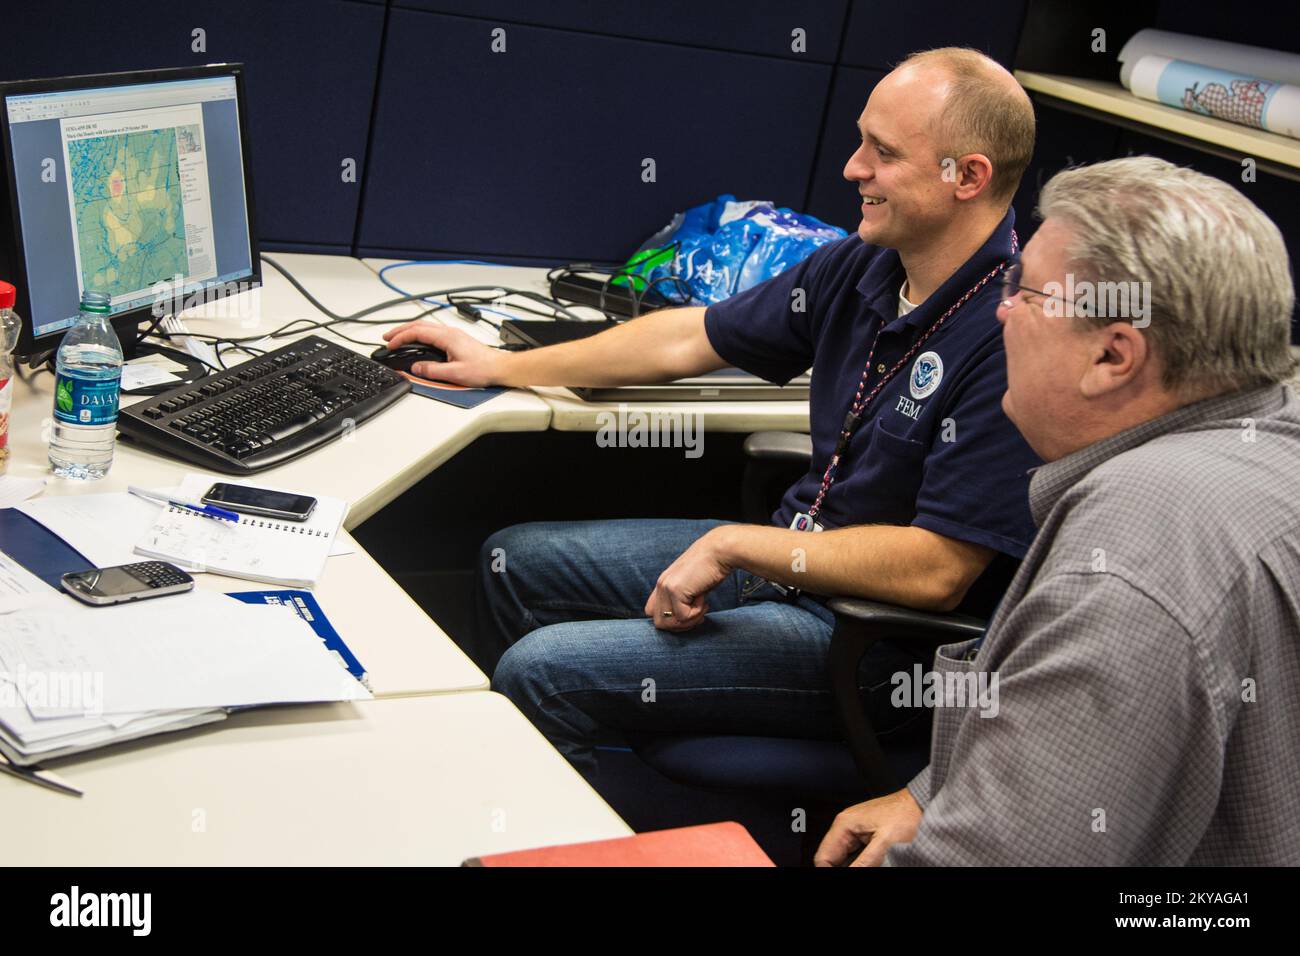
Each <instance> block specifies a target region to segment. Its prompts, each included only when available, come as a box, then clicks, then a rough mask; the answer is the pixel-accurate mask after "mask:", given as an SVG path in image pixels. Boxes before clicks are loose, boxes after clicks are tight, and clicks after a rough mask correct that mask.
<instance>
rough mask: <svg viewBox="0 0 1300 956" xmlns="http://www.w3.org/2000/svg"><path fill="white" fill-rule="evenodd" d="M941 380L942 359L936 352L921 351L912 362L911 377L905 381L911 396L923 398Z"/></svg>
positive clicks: (937, 385)
mask: <svg viewBox="0 0 1300 956" xmlns="http://www.w3.org/2000/svg"><path fill="white" fill-rule="evenodd" d="M942 380H943V359H941V358H939V353H938V352H922V353H921V354H920V355H918V356H917V357H916V361H915V362H914V363H913V364H912V378H911V380H910V381H909V382H908V383H907V386H908V388H909V389H910V390H911V392H912V397H913V398H925V397H926V396H927V395H930V394H932V393H933V392H934V390H935V389H936V388H938V387H939V382H941V381H942Z"/></svg>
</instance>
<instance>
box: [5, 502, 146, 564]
mask: <svg viewBox="0 0 1300 956" xmlns="http://www.w3.org/2000/svg"><path fill="white" fill-rule="evenodd" d="M17 507H18V510H19V511H21V512H22V513H23V514H25V515H27V516H28V517H30V518H33V519H35V520H36V521H39V522H40V523H41V524H43V525H45V527H46V528H48V529H49V530H51V531H53V532H54V533H55V534H57V535H58V536H59V537H60V538H62V539H63V540H64V541H66V542H67V543H68V544H69V545H71V546H72V547H73V548H76V549H77V550H78V551H80V552H81V553H82V554H83V555H85V557H86V559H87V560H88V561H90V563H91V564H92V565H94V566H95V567H97V568H110V567H112V566H113V565H115V564H133V563H135V562H136V561H139V560H140V556H139V555H137V554H136V553H135V543H136V542H137V541H139V540H140V538H141V537H142V536H143V535H144V533H145V532H146V531H148V530H149V529H150V528H151V527H152V526H153V523H154V522H155V521H156V520H157V519H158V515H159V514H161V513H162V509H163V507H164V506H163V505H161V504H159V503H158V502H156V501H149V500H147V499H144V498H138V497H136V496H135V495H131V494H127V493H126V492H124V491H123V492H110V493H106V494H98V495H61V496H47V497H44V498H37V499H36V500H35V501H26V502H23V503H22V504H20V505H18V506H17Z"/></svg>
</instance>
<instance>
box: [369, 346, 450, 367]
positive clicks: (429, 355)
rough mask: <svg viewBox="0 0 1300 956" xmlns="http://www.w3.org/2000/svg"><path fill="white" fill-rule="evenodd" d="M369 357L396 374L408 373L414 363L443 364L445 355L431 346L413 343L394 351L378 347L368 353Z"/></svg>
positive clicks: (445, 358)
mask: <svg viewBox="0 0 1300 956" xmlns="http://www.w3.org/2000/svg"><path fill="white" fill-rule="evenodd" d="M370 357H371V358H372V359H374V360H375V361H376V362H378V363H379V364H381V365H387V366H388V367H389V368H391V369H393V370H394V371H397V372H409V371H411V366H412V365H414V364H415V363H416V362H445V361H447V353H446V352H444V351H443V350H442V349H439V348H434V347H433V346H432V345H424V344H423V343H420V342H413V343H411V344H409V345H399V346H398V347H397V348H395V349H390V348H387V347H385V346H380V347H379V348H377V349H375V350H374V351H373V352H371V353H370Z"/></svg>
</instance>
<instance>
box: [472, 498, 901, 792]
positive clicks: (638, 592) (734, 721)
mask: <svg viewBox="0 0 1300 956" xmlns="http://www.w3.org/2000/svg"><path fill="white" fill-rule="evenodd" d="M722 523H723V522H721V521H713V520H621V521H576V522H538V523H532V524H523V525H516V526H514V527H511V528H506V529H505V530H503V531H499V532H497V533H496V534H494V535H492V536H491V537H490V538H488V540H487V541H486V542H485V543H484V545H483V549H482V553H481V554H480V562H479V568H478V574H479V596H480V604H479V635H478V640H479V642H480V643H479V646H478V647H476V648H472V649H470V650H471V654H472V656H474V657H475V658H476V660H477V661H478V663H479V665H480V666H481V667H483V668H484V670H487V671H489V672H492V671H491V668H492V666H493V664H494V663H495V661H496V658H497V656H500V662H499V663H495V671H494V672H492V673H493V676H492V686H493V688H494V689H495V690H497V691H499V692H501V693H502V694H504V695H505V696H506V697H509V698H510V699H511V700H512V701H513V702H514V703H515V705H516V706H517V707H519V709H520V710H522V711H523V712H524V714H525V715H527V717H528V718H529V719H530V720H531V721H532V722H533V723H534V724H535V725H536V726H537V728H538V729H539V730H541V732H542V733H543V734H545V735H546V737H547V738H548V739H549V740H550V741H551V743H552V744H553V745H554V746H555V747H556V749H558V750H559V751H560V753H562V754H564V756H565V757H567V758H568V759H569V761H570V762H571V763H573V764H574V766H575V767H577V768H578V769H579V770H581V771H583V772H584V773H586V774H588V775H591V774H592V773H593V771H594V770H595V769H596V762H595V753H594V747H595V746H596V744H597V743H600V742H603V741H605V740H608V739H609V738H610V737H611V734H612V733H613V734H618V733H624V732H652V733H653V732H662V733H700V734H749V735H756V736H774V737H811V738H832V737H834V736H836V729H835V721H834V715H833V705H832V700H831V693H830V686H829V683H828V681H827V678H826V652H827V649H828V648H829V646H830V637H831V630H832V628H833V626H834V615H833V614H832V613H831V612H830V611H829V610H827V609H826V608H825V607H823V606H822V605H821V604H820V603H819V602H817V601H815V600H813V599H812V598H809V597H806V596H805V597H801V598H800V599H799V600H798V602H797V603H794V604H791V603H788V602H787V601H785V600H784V599H783V598H781V596H780V595H779V594H778V593H777V591H776V590H775V589H774V588H772V587H771V586H770V585H763V586H762V587H761V588H760V589H759V590H758V591H756V592H755V593H753V594H752V595H749V596H746V595H744V594H742V590H743V585H744V583H745V581H746V580H748V579H749V578H750V575H749V574H748V573H747V572H744V571H737V572H735V573H734V574H732V575H731V576H729V577H728V578H727V579H726V580H724V581H723V582H722V584H721V585H720V586H719V587H718V588H716V589H715V590H714V591H712V592H710V594H709V597H708V601H709V613H708V615H707V617H706V618H705V620H704V621H703V622H702V623H701V624H699V625H698V626H696V627H695V628H694V629H692V630H690V631H687V632H685V633H681V634H675V633H672V632H669V631H661V630H658V629H656V628H655V626H654V625H653V624H652V623H651V622H650V620H649V619H648V618H647V617H646V616H645V614H644V613H643V610H642V609H643V608H644V606H645V601H646V598H647V597H649V596H650V592H651V591H652V590H653V589H654V585H655V582H656V580H658V577H659V574H660V572H662V571H663V570H664V568H666V567H668V565H669V564H671V563H672V562H673V561H674V560H675V559H676V558H677V557H678V555H680V554H681V553H682V552H683V551H685V550H686V549H687V548H688V547H689V546H690V545H691V544H692V543H693V542H694V541H695V540H696V539H697V538H699V537H700V536H701V535H703V534H704V533H705V532H706V531H708V530H709V529H710V528H713V527H716V526H717V525H719V524H722ZM878 647H879V648H880V649H879V650H878V651H876V652H874V653H871V654H869V655H868V658H869V660H868V662H864V663H865V664H866V666H865V668H864V671H863V673H862V675H861V677H862V681H861V682H862V683H863V684H864V686H865V687H867V688H868V689H870V690H871V691H873V696H874V697H876V698H883V699H884V703H885V704H887V698H888V695H889V692H890V690H891V689H892V688H891V686H890V685H889V677H890V675H891V674H892V673H894V671H896V670H899V669H903V668H910V666H911V663H912V661H913V660H915V659H919V658H913V657H912V656H910V655H905V654H900V652H898V651H896V650H895V649H893V648H889V647H883V646H879V645H878ZM873 710H875V711H883V712H881V713H878V714H877V718H878V719H884V720H893V721H894V722H895V723H897V722H898V720H899V717H900V716H901V715H900V713H899V712H897V711H895V712H893V715H892V716H891V715H890V714H889V713H888V711H889V710H890V708H888V707H887V706H886V707H884V708H881V707H878V706H877V707H873ZM878 726H879V725H878Z"/></svg>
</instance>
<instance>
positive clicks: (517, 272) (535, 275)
mask: <svg viewBox="0 0 1300 956" xmlns="http://www.w3.org/2000/svg"><path fill="white" fill-rule="evenodd" d="M362 261H363V262H364V263H365V264H366V265H368V266H369V267H370V268H371V269H373V270H374V271H375V274H376V276H377V275H378V273H379V270H380V269H382V268H383V267H384V266H387V265H391V264H393V263H395V262H401V261H402V260H400V259H363V260H362ZM387 277H388V279H389V280H391V281H392V282H393V283H394V284H395V285H397V286H398V287H400V288H402V289H405V290H407V291H408V292H411V293H416V292H423V291H427V290H431V289H442V288H451V287H454V286H462V285H471V284H498V283H499V284H501V285H506V286H510V287H512V288H516V289H528V290H531V291H533V292H540V293H542V294H545V295H549V294H550V290H549V288H548V286H547V284H546V270H545V269H542V268H529V267H524V266H474V265H459V264H452V265H443V264H437V265H412V266H403V267H402V268H400V269H394V270H392V271H391V272H389V273H388V275H387ZM378 284H379V286H380V288H382V289H384V291H385V292H387V293H389V294H390V295H396V293H395V292H393V291H392V290H391V289H388V288H387V287H386V286H384V285H383V283H378ZM493 308H497V306H493ZM500 308H501V310H502V311H504V312H509V311H510V307H509V305H504V306H501V307H500ZM577 312H578V314H580V315H590V316H592V317H593V318H594V317H598V313H596V312H595V310H591V309H578V310H577ZM437 315H438V316H439V317H440V318H441V319H442V321H444V322H446V323H447V324H448V325H453V326H456V327H457V328H462V329H467V330H468V329H474V333H473V334H475V335H476V336H477V337H479V338H481V339H482V340H483V341H491V342H495V341H496V337H495V335H493V334H491V332H490V330H488V329H487V327H486V326H484V325H483V324H482V323H471V322H467V321H466V320H464V319H462V318H460V317H459V316H457V315H455V313H453V312H451V311H449V310H444V311H442V312H439V313H437ZM519 317H520V318H525V319H536V318H540V316H535V315H531V314H528V313H520V314H519ZM497 318H499V317H498V316H494V317H493V321H496V319H497ZM475 326H477V327H476V328H475ZM533 391H534V392H536V393H537V394H538V395H540V396H541V397H542V399H543V400H544V401H545V402H546V404H547V406H549V408H550V410H551V422H550V424H551V427H552V428H554V429H556V430H557V431H587V432H594V431H597V430H598V429H599V428H600V427H601V417H600V416H601V415H602V413H609V412H617V411H618V407H619V405H618V403H617V402H586V401H583V400H582V399H580V398H578V397H577V396H576V395H574V394H573V393H572V392H571V391H569V390H568V389H566V388H534V389H533ZM625 404H626V407H627V409H628V410H629V411H630V412H631V411H636V412H643V413H647V414H661V415H662V414H664V413H671V412H678V413H686V414H700V415H703V416H704V427H705V429H706V430H712V431H722V432H751V431H759V430H762V429H777V430H784V431H805V432H806V431H807V430H808V403H807V402H806V401H792V402H628V403H625Z"/></svg>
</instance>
